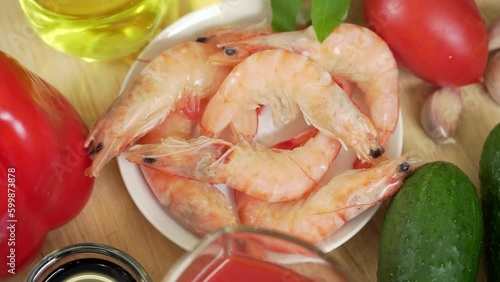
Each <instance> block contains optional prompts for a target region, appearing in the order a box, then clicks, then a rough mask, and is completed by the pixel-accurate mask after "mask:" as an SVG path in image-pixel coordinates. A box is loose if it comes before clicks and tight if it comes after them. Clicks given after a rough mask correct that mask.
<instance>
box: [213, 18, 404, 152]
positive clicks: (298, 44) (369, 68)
mask: <svg viewBox="0 0 500 282" xmlns="http://www.w3.org/2000/svg"><path fill="white" fill-rule="evenodd" d="M219 46H220V47H223V48H224V49H223V51H221V52H219V53H217V54H215V55H213V56H211V57H210V62H211V63H213V64H217V65H226V66H227V65H230V66H234V65H236V64H238V63H240V62H241V61H243V60H244V59H245V58H247V57H248V56H250V55H251V54H253V53H255V52H259V51H262V50H268V49H284V50H288V51H291V52H295V53H298V54H301V55H304V56H306V57H308V58H310V59H311V60H313V61H315V62H316V63H318V64H319V65H320V66H321V67H323V68H324V69H325V70H327V71H328V72H329V73H330V74H331V75H332V77H338V78H340V79H346V80H349V81H352V82H354V83H356V84H357V86H358V87H359V88H360V89H361V90H362V91H363V92H364V99H365V103H366V104H367V106H368V109H369V113H370V118H371V119H372V121H373V123H374V125H375V127H376V128H377V130H378V131H379V142H380V144H382V145H384V144H385V143H386V141H387V139H388V138H389V137H390V135H391V134H392V132H394V130H395V128H396V125H397V121H398V118H399V72H398V68H397V63H396V60H395V59H394V56H393V54H392V52H391V51H390V49H389V47H388V46H387V44H386V43H385V42H384V41H383V40H382V39H381V38H380V37H379V36H377V35H376V34H375V33H373V32H372V31H370V30H369V29H367V28H364V27H361V26H358V25H355V24H348V23H344V24H341V25H340V26H339V27H337V28H336V29H335V30H334V31H333V32H332V34H331V35H330V36H328V37H327V38H326V39H325V40H324V41H323V43H319V42H318V40H317V38H316V34H315V32H314V29H313V27H312V26H311V27H308V28H306V29H304V30H300V31H293V32H282V33H274V34H270V35H262V36H256V37H252V38H248V39H245V40H240V41H236V42H229V43H224V44H220V45H219Z"/></svg>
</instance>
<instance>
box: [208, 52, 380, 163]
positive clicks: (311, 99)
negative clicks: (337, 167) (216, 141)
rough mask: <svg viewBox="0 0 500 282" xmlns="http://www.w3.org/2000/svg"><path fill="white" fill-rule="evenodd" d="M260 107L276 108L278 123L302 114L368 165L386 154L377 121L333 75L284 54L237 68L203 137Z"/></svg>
mask: <svg viewBox="0 0 500 282" xmlns="http://www.w3.org/2000/svg"><path fill="white" fill-rule="evenodd" d="M260 105H266V106H269V107H271V108H272V111H273V118H274V123H275V124H278V123H285V124H286V123H289V122H290V121H292V120H294V119H295V118H296V117H297V116H298V115H299V114H300V113H302V115H303V116H304V118H305V119H306V121H307V122H308V123H310V124H311V125H313V126H314V127H316V128H317V129H319V131H321V132H322V133H324V134H326V135H328V136H330V137H332V138H337V139H339V140H340V141H341V142H342V144H343V145H344V146H346V147H348V148H352V149H353V150H354V151H355V152H356V154H357V155H358V157H360V158H362V159H364V160H367V161H370V162H371V161H373V159H375V158H377V157H379V156H380V155H382V153H383V152H384V149H383V148H382V146H381V145H380V144H379V143H378V142H377V130H376V129H375V128H374V126H373V124H372V123H371V121H370V120H369V119H368V117H366V116H365V115H364V114H363V113H362V112H361V111H360V110H359V109H358V107H357V106H356V105H355V104H354V103H353V102H352V101H351V99H349V97H348V96H347V95H346V94H345V92H344V91H343V90H342V89H341V88H340V87H339V86H338V85H337V84H336V83H335V82H334V81H333V80H332V78H331V76H330V75H329V74H328V73H327V72H326V71H325V70H323V69H322V68H321V67H319V66H318V65H317V64H315V63H314V62H313V61H311V60H308V59H307V58H306V57H304V56H301V55H298V54H295V53H292V52H288V51H284V50H268V51H262V52H258V53H255V54H253V55H251V56H250V57H248V58H247V59H245V60H244V61H243V62H241V63H240V64H238V65H237V66H236V67H234V69H233V70H232V71H231V73H230V74H229V75H228V76H227V78H226V79H225V80H224V82H223V83H222V85H221V86H220V88H219V90H218V91H217V93H216V94H215V95H214V96H213V97H212V98H211V99H210V101H209V102H208V105H207V107H206V109H205V112H204V113H203V115H202V118H201V128H202V134H203V135H207V136H210V137H212V136H218V135H219V134H220V133H221V132H222V130H223V129H224V128H226V126H227V125H228V124H229V123H230V122H231V121H232V120H233V119H234V118H235V117H236V116H238V115H240V114H241V113H244V112H246V111H249V110H253V109H255V108H257V107H258V106H260Z"/></svg>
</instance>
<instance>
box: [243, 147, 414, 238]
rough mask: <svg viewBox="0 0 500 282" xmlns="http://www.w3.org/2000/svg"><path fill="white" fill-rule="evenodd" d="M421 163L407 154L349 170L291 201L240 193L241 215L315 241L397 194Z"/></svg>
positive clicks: (247, 220) (247, 221)
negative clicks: (276, 201)
mask: <svg viewBox="0 0 500 282" xmlns="http://www.w3.org/2000/svg"><path fill="white" fill-rule="evenodd" d="M420 163H421V161H420V160H418V159H416V158H411V157H409V156H408V155H404V156H401V157H398V158H396V159H394V160H390V161H384V162H382V163H380V164H378V165H377V166H376V167H373V168H369V169H361V170H349V171H345V172H343V173H341V174H339V175H337V176H335V177H334V178H333V179H331V180H330V181H329V182H328V183H327V184H325V185H324V186H321V187H318V188H316V189H315V190H312V191H310V192H309V193H308V194H306V195H304V196H303V197H302V198H300V199H297V200H294V201H288V202H281V203H269V202H265V201H261V200H258V199H255V198H252V197H250V196H248V195H246V194H244V193H238V192H236V203H237V207H238V215H239V217H240V219H241V221H242V223H243V224H246V225H253V226H257V227H261V228H267V229H274V230H277V231H281V232H287V233H289V234H291V235H293V236H296V237H299V238H302V239H304V240H307V241H309V242H311V243H314V244H315V243H318V242H319V241H321V240H322V239H324V238H325V237H327V236H329V235H331V234H333V233H334V232H336V231H337V230H338V229H339V228H340V227H342V225H343V224H344V223H345V222H347V221H349V220H351V219H353V218H355V217H357V216H358V215H360V214H361V213H362V212H363V211H365V210H367V209H368V208H370V207H373V206H375V205H376V204H377V203H379V202H381V201H383V200H385V199H387V198H388V197H390V196H391V195H393V194H394V193H395V192H396V191H397V190H398V189H399V188H400V187H401V185H402V183H403V180H404V179H405V178H406V177H407V176H408V175H409V174H410V173H411V172H413V171H414V170H415V169H416V168H417V167H418V166H419V165H420Z"/></svg>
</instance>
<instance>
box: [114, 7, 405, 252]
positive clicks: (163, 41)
mask: <svg viewBox="0 0 500 282" xmlns="http://www.w3.org/2000/svg"><path fill="white" fill-rule="evenodd" d="M264 18H266V19H269V20H270V19H271V8H270V1H269V0H230V1H227V0H226V1H223V2H222V3H220V4H217V5H214V6H210V7H207V8H204V9H200V10H197V11H195V12H193V13H191V14H188V15H186V16H184V17H183V18H181V19H179V20H178V21H176V22H175V23H173V24H172V25H170V26H168V27H167V28H166V29H165V30H163V31H162V32H161V33H160V34H159V35H158V36H157V37H156V38H155V39H154V40H153V41H152V42H151V43H150V44H149V45H148V46H147V47H146V48H145V49H144V51H143V52H142V53H141V55H140V58H139V60H137V61H136V62H135V63H134V64H133V65H132V67H131V69H130V71H129V73H128V75H127V77H126V78H125V81H124V83H123V85H122V90H123V89H124V88H126V86H127V85H128V84H129V83H131V82H132V81H133V80H134V78H135V77H136V76H137V75H138V74H139V72H140V70H141V69H142V68H144V67H145V66H146V64H147V61H149V60H151V59H152V58H154V57H155V56H156V55H158V54H159V53H161V52H162V51H163V50H165V49H166V48H168V47H171V46H173V45H175V44H178V43H180V42H183V41H189V40H194V39H196V38H197V37H198V36H199V35H201V33H202V32H203V31H205V30H207V29H210V28H212V27H216V26H220V25H226V24H232V23H257V22H260V21H261V20H262V19H264ZM360 103H361V102H360ZM360 106H361V107H363V106H364V105H360ZM270 120H271V117H270V113H268V112H266V111H263V113H262V115H261V122H260V123H259V124H261V125H263V126H262V127H263V128H259V135H258V136H257V140H260V142H262V143H264V144H266V143H267V144H272V143H273V142H275V141H276V140H275V138H276V139H283V138H285V139H286V138H289V136H288V135H287V136H282V134H288V133H289V132H288V133H287V132H282V131H280V134H279V135H278V136H277V135H276V134H275V135H272V134H271V135H269V133H270V132H272V131H273V130H275V128H273V127H272V126H270V125H269V126H266V125H268V124H271V123H270V122H269V121H270ZM266 136H273V138H272V140H271V139H269V138H268V137H266ZM259 137H260V139H259ZM402 139H403V128H402V120H401V115H400V119H399V121H398V125H397V127H396V130H395V132H394V133H393V135H392V136H391V138H390V139H389V142H388V144H387V146H386V155H387V156H388V157H390V158H394V157H397V156H399V155H400V154H401V151H402V143H403V140H402ZM354 160H355V155H354V153H353V152H351V151H344V150H342V151H341V152H340V154H339V156H338V157H337V159H336V160H335V162H334V164H333V165H332V168H331V170H330V172H329V174H327V175H326V177H331V176H333V175H335V174H338V173H339V172H342V171H344V170H346V169H350V168H351V167H352V164H353V161H354ZM118 165H119V168H120V172H121V175H122V178H123V181H124V182H125V186H126V187H127V190H128V192H129V193H130V196H131V197H132V199H133V201H134V202H135V204H136V205H137V207H138V208H139V210H140V211H141V212H142V214H143V215H144V217H146V219H147V220H148V221H149V222H150V223H151V224H152V225H153V226H154V227H155V228H156V229H157V230H158V231H159V232H161V233H162V234H163V235H164V236H165V237H167V238H168V239H169V240H171V241H172V242H174V243H175V244H177V245H178V246H180V247H181V248H183V249H185V250H187V251H189V250H192V249H193V248H194V247H195V246H196V245H197V244H198V243H199V242H200V238H198V237H197V236H196V235H195V234H194V233H192V232H190V231H189V230H188V229H186V228H184V227H183V226H182V225H181V224H179V223H177V222H176V221H175V219H173V218H172V217H171V216H170V215H169V213H168V212H167V210H166V208H165V207H163V206H162V205H161V204H160V203H159V202H158V200H157V199H156V197H155V196H154V194H153V193H152V192H151V190H150V188H149V186H148V184H147V183H146V182H145V180H144V178H143V176H142V173H141V171H140V169H139V167H138V165H136V164H133V163H130V162H128V161H127V160H126V159H125V158H124V157H123V155H121V156H119V157H118ZM222 189H224V188H222ZM227 195H228V200H229V201H230V202H234V199H233V198H231V196H229V195H231V193H227ZM379 206H380V205H377V206H375V207H373V208H371V209H369V210H367V211H365V212H364V213H362V214H361V215H359V216H358V217H356V218H355V219H353V220H351V221H349V222H347V223H346V224H345V225H344V226H342V228H341V229H339V230H338V231H337V232H335V233H334V234H333V235H331V236H329V237H327V238H326V239H325V240H323V241H322V242H320V243H319V244H318V245H317V246H318V248H319V249H321V250H322V251H324V252H329V251H331V250H333V249H335V248H337V247H338V246H340V245H342V244H343V243H345V242H346V241H347V240H349V239H350V238H351V237H353V236H354V235H355V234H356V233H357V232H358V231H359V230H360V229H361V228H363V226H365V224H366V223H367V222H368V221H369V220H370V219H371V218H372V217H373V215H374V214H375V212H376V211H377V209H378V207H379Z"/></svg>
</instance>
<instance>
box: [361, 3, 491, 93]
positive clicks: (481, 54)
mask: <svg viewBox="0 0 500 282" xmlns="http://www.w3.org/2000/svg"><path fill="white" fill-rule="evenodd" d="M364 17H365V21H366V25H367V26H368V27H369V28H371V29H372V30H373V31H375V32H376V33H377V34H378V35H379V36H380V37H382V38H383V39H384V40H385V41H386V42H387V44H388V45H389V47H390V48H391V50H392V51H393V53H394V56H395V57H396V59H397V60H398V62H399V63H400V64H401V65H402V66H403V67H406V68H407V69H408V70H409V71H411V72H412V73H414V74H415V75H417V76H419V77H421V78H422V79H424V80H426V81H428V82H431V83H433V84H436V85H439V86H451V87H459V86H464V85H467V84H472V83H478V82H481V81H482V80H483V74H484V70H485V67H486V62H487V59H488V36H487V30H486V25H485V22H484V20H483V18H482V17H481V15H480V13H479V10H478V8H477V6H476V4H475V2H474V1H473V0H438V1H436V0H365V2H364Z"/></svg>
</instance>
